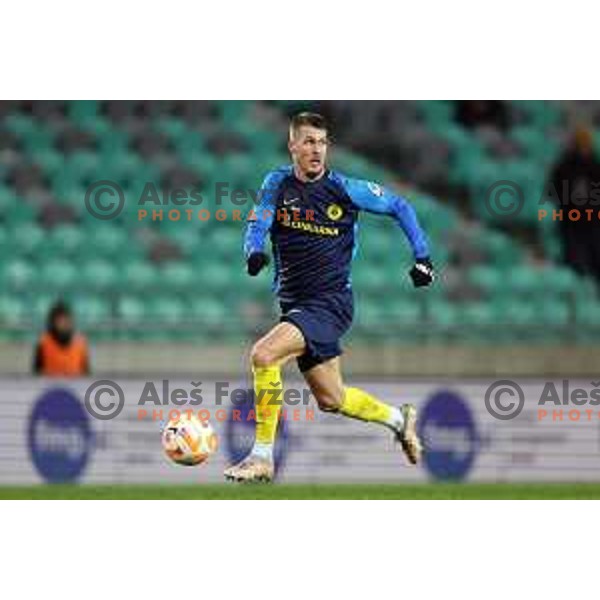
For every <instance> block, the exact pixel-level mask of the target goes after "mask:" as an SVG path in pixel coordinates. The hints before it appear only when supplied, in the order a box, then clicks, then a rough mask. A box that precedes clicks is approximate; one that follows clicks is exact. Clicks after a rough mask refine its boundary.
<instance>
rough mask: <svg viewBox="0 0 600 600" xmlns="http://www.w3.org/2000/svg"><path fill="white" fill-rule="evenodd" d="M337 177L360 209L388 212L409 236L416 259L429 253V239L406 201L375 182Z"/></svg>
mask: <svg viewBox="0 0 600 600" xmlns="http://www.w3.org/2000/svg"><path fill="white" fill-rule="evenodd" d="M338 181H340V183H341V184H342V186H343V187H344V190H345V191H346V193H347V194H348V196H349V197H350V198H351V200H352V202H353V203H354V204H355V205H356V206H357V207H358V208H360V209H361V210H366V211H367V212H371V213H377V214H382V215H389V216H391V217H392V218H393V219H394V220H395V221H396V223H398V225H399V226H400V228H401V229H402V231H403V232H404V235H406V238H407V239H408V241H409V243H410V245H411V248H412V251H413V255H414V257H415V259H420V258H428V257H429V242H428V241H427V236H426V235H425V232H424V231H423V229H422V228H421V226H420V225H419V221H418V220H417V215H416V213H415V210H414V208H413V207H412V206H411V205H410V204H409V202H408V201H407V200H406V199H405V198H403V197H402V196H399V195H397V194H394V193H393V192H391V191H390V190H387V189H386V188H384V187H382V186H381V185H379V184H378V183H373V182H371V181H364V180H362V179H352V178H350V177H343V176H338Z"/></svg>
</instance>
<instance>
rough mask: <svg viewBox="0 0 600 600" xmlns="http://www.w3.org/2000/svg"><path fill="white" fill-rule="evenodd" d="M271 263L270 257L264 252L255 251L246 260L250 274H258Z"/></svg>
mask: <svg viewBox="0 0 600 600" xmlns="http://www.w3.org/2000/svg"><path fill="white" fill-rule="evenodd" d="M268 264H269V257H268V256H267V255H266V254H265V253H264V252H253V253H252V254H251V255H250V256H249V257H248V260H247V262H246V267H247V269H248V275H250V276H251V277H254V276H256V275H258V274H259V273H260V272H261V271H262V270H263V269H264V267H266V266H267V265H268Z"/></svg>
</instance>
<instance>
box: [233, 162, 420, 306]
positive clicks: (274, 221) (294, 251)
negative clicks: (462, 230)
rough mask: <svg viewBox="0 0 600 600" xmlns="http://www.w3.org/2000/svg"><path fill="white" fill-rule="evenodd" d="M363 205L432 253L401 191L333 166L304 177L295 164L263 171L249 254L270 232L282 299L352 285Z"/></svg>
mask: <svg viewBox="0 0 600 600" xmlns="http://www.w3.org/2000/svg"><path fill="white" fill-rule="evenodd" d="M361 210H366V211H369V212H372V213H380V214H385V215H389V216H391V217H392V218H393V219H395V221H396V222H397V223H398V225H399V226H400V227H401V228H402V230H403V231H404V233H405V235H406V237H407V239H408V241H409V242H410V244H411V246H412V250H413V254H414V256H415V258H416V259H419V258H425V257H428V256H429V248H428V243H427V238H426V236H425V234H424V232H423V230H422V229H421V228H420V226H419V224H418V221H417V218H416V215H415V212H414V210H413V208H412V207H411V206H410V204H409V203H408V202H407V201H406V200H405V199H404V198H402V197H401V196H398V195H397V194H394V193H392V192H391V191H389V190H387V189H385V188H384V187H382V186H380V185H379V184H376V183H372V182H369V181H363V180H359V179H351V178H349V177H345V176H344V175H342V174H340V173H337V172H335V171H326V173H325V174H324V175H323V177H321V178H320V179H318V180H317V181H307V182H303V181H300V180H299V179H298V178H297V177H296V176H295V174H294V171H293V168H292V167H291V166H285V167H281V168H279V169H275V170H274V171H271V172H270V173H268V175H267V176H266V177H265V180H264V182H263V184H262V186H261V189H260V192H259V202H258V205H257V206H256V208H255V209H254V211H253V212H254V214H253V215H251V216H250V218H249V220H248V226H247V228H246V234H245V239H244V253H245V256H246V258H248V256H250V254H252V253H253V252H264V251H265V244H266V239H267V237H268V235H269V234H270V237H271V245H272V250H273V259H274V267H275V268H274V271H275V276H274V277H275V279H274V290H275V292H276V293H277V295H278V296H279V298H280V300H282V301H284V302H295V301H298V300H302V299H308V298H315V297H318V296H321V295H323V294H329V293H332V292H333V293H335V292H340V291H343V290H349V289H350V286H351V279H350V268H351V264H352V258H353V256H354V253H355V250H356V242H357V218H358V215H359V213H360V211H361Z"/></svg>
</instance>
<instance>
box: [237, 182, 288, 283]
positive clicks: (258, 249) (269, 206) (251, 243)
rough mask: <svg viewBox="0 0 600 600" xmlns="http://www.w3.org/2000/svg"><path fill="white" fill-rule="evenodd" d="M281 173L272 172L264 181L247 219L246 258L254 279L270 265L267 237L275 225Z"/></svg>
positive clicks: (248, 269)
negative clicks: (266, 246) (266, 247)
mask: <svg viewBox="0 0 600 600" xmlns="http://www.w3.org/2000/svg"><path fill="white" fill-rule="evenodd" d="M281 179H282V175H281V173H280V172H279V171H271V172H270V173H269V174H268V175H267V176H266V177H265V179H264V181H263V183H262V185H261V187H260V190H259V192H258V202H257V204H256V206H255V207H254V208H253V209H252V212H251V214H249V215H248V217H247V225H246V231H245V233H244V257H245V259H246V269H247V271H248V274H249V275H251V276H252V277H254V276H255V275H258V274H259V273H260V271H262V269H263V268H264V267H265V266H266V265H268V264H269V257H268V255H267V253H266V252H265V245H266V241H267V236H268V234H269V231H270V229H271V226H272V224H273V218H274V213H275V194H276V192H277V187H278V186H279V183H280V182H281Z"/></svg>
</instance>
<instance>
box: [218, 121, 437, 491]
mask: <svg viewBox="0 0 600 600" xmlns="http://www.w3.org/2000/svg"><path fill="white" fill-rule="evenodd" d="M288 148H289V151H290V155H291V158H292V164H291V165H289V166H284V167H280V168H278V169H275V170H273V171H271V172H270V173H268V174H267V176H266V178H265V180H264V182H263V185H262V188H261V191H260V204H259V206H258V207H257V208H256V211H255V214H256V218H255V219H254V220H249V222H248V226H247V229H246V232H245V239H244V252H245V257H246V261H247V270H248V273H249V275H251V276H256V275H258V273H259V272H260V271H261V270H262V269H263V268H265V267H266V266H267V264H268V263H269V259H268V256H267V252H266V243H267V238H268V237H270V241H271V247H272V254H273V263H274V265H273V269H274V291H275V293H276V294H277V297H278V300H279V304H280V308H281V317H280V320H279V323H278V324H277V325H275V326H274V327H273V328H272V329H271V330H270V331H269V332H268V333H267V334H266V335H265V336H264V337H263V338H261V339H260V340H258V341H257V342H256V343H255V344H254V346H253V348H252V352H251V362H252V372H253V376H254V393H255V403H256V406H255V409H256V439H255V442H254V446H253V448H252V451H251V452H250V454H249V455H248V456H247V457H246V458H244V459H243V460H242V461H241V462H240V463H238V464H235V465H232V466H229V467H228V468H227V469H226V470H225V477H226V479H228V480H233V481H271V480H272V479H273V445H274V442H275V436H276V433H277V425H278V421H279V413H280V407H277V406H273V405H270V404H269V399H270V398H271V397H273V395H272V394H271V393H269V392H270V391H272V390H280V389H281V387H282V381H281V367H282V365H283V364H284V363H286V362H287V361H289V360H290V359H293V358H295V359H296V360H297V363H298V367H299V369H300V371H301V372H302V374H303V376H304V378H305V380H306V382H307V384H308V386H309V387H310V389H311V391H312V393H313V395H314V396H315V398H316V401H317V403H318V405H319V408H320V409H321V410H324V411H330V412H337V413H339V414H341V415H345V416H347V417H351V418H354V419H360V420H363V421H369V422H374V423H380V424H381V425H383V426H385V427H387V428H388V429H390V430H391V431H392V432H393V434H394V435H395V437H396V439H397V440H398V442H399V443H400V445H401V448H402V450H403V451H404V453H405V455H406V457H407V459H408V461H409V462H410V463H411V464H417V463H418V462H419V459H420V455H421V451H422V449H421V443H420V440H419V438H418V436H417V428H416V422H417V414H416V408H415V407H414V406H413V405H412V404H404V405H402V406H400V407H396V406H391V405H389V404H386V403H385V402H382V401H381V400H379V399H378V398H375V397H374V396H372V395H371V394H369V393H368V392H366V391H364V390H361V389H358V388H353V387H346V386H345V385H344V383H343V379H342V374H341V368H340V356H341V354H342V350H341V346H340V339H341V337H342V336H343V335H344V334H345V333H346V332H347V331H348V329H349V328H350V326H351V324H352V317H353V296H352V285H351V279H350V269H351V263H352V258H353V255H354V251H355V247H356V224H357V217H358V214H359V213H360V211H361V210H365V211H368V212H371V213H378V214H382V215H388V216H390V217H392V218H393V219H394V220H395V221H396V222H397V224H398V225H399V226H400V228H401V229H402V231H403V232H404V234H405V236H406V238H407V239H408V242H409V243H410V245H411V248H412V251H413V255H414V259H415V265H414V267H413V268H412V269H411V271H410V277H411V279H412V281H413V284H414V285H415V287H420V286H427V285H430V284H431V283H432V282H433V279H434V274H433V267H432V265H431V262H430V260H429V247H428V242H427V238H426V236H425V234H424V232H423V230H422V229H421V227H420V226H419V223H418V221H417V218H416V215H415V212H414V210H413V208H412V207H411V206H410V205H409V204H408V202H407V201H406V200H405V199H404V198H402V197H401V196H398V195H397V194H394V193H392V192H391V191H389V190H387V189H385V188H383V187H381V186H380V185H378V184H376V183H371V182H368V181H362V180H358V179H352V178H349V177H346V176H345V175H342V174H341V173H338V172H335V171H332V170H329V169H328V168H327V163H326V159H327V149H328V137H327V125H326V123H325V120H324V118H323V117H322V116H320V115H318V114H314V113H300V114H298V115H296V116H295V117H293V118H292V121H291V124H290V131H289V142H288Z"/></svg>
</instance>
